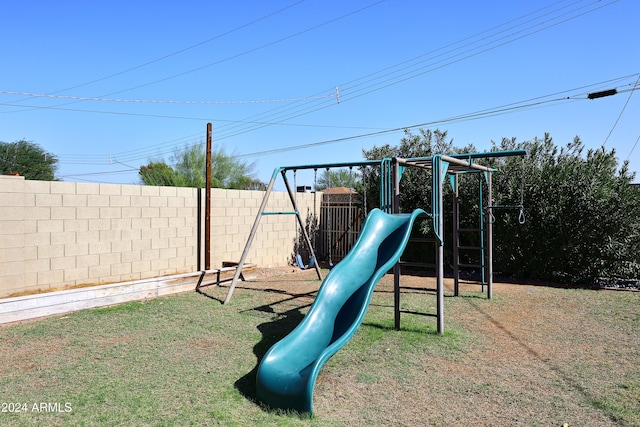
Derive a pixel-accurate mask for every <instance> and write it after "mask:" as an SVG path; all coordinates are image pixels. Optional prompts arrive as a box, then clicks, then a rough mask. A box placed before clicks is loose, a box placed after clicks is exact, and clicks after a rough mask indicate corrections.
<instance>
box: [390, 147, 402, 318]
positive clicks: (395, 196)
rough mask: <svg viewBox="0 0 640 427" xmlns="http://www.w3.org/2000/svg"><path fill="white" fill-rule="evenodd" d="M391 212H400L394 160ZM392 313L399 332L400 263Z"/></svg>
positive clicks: (395, 275)
mask: <svg viewBox="0 0 640 427" xmlns="http://www.w3.org/2000/svg"><path fill="white" fill-rule="evenodd" d="M392 173H393V180H392V183H393V185H392V187H393V188H392V194H393V197H392V199H391V200H392V202H393V203H392V207H391V208H392V212H393V213H394V214H397V213H399V212H400V165H399V164H398V160H397V159H396V158H394V159H393V164H392ZM393 313H394V324H395V328H396V330H398V331H399V330H400V263H399V262H396V264H395V265H394V266H393Z"/></svg>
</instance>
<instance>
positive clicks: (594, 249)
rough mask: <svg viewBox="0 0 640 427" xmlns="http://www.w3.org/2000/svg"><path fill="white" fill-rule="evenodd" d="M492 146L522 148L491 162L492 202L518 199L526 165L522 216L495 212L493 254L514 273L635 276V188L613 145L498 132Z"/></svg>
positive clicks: (638, 211)
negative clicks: (519, 138) (494, 171)
mask: <svg viewBox="0 0 640 427" xmlns="http://www.w3.org/2000/svg"><path fill="white" fill-rule="evenodd" d="M494 149H496V150H510V149H524V150H526V151H527V153H528V155H527V157H526V158H525V159H524V162H523V161H522V160H520V159H515V158H505V159H496V160H493V161H492V162H491V165H492V166H496V167H497V168H499V169H500V171H501V172H500V175H501V178H500V179H497V180H496V181H495V184H494V187H493V188H494V194H495V196H496V200H497V203H502V201H512V200H517V198H518V197H519V196H518V193H519V192H520V187H521V186H522V183H521V181H520V177H521V176H522V173H524V178H525V179H524V193H523V197H524V205H525V213H526V217H527V222H526V223H525V224H524V225H518V223H517V221H514V218H513V215H515V214H511V215H509V214H506V215H503V214H500V215H496V223H495V224H494V233H495V236H496V237H495V261H496V266H498V267H499V269H500V271H502V272H504V273H507V274H511V275H514V276H521V277H530V278H541V279H551V280H554V281H558V282H566V283H593V281H594V280H596V279H597V278H598V277H623V278H637V277H640V258H639V257H638V254H639V253H640V189H639V188H638V186H636V185H632V184H631V183H632V181H633V179H634V174H633V173H631V172H630V171H629V167H628V163H627V162H624V163H623V164H622V165H620V164H619V162H618V159H617V157H616V153H615V150H613V149H612V150H607V149H605V148H604V147H601V148H599V149H591V150H586V154H585V146H584V143H583V142H582V141H581V140H580V138H577V137H576V138H575V139H574V140H573V141H571V142H569V143H567V144H566V145H564V146H562V147H558V146H557V145H556V144H555V143H554V142H553V139H552V138H551V137H550V136H549V135H548V134H545V135H544V138H542V139H538V138H535V139H534V140H533V141H523V142H516V140H515V139H513V138H512V139H503V140H502V141H501V142H500V143H499V144H496V143H494Z"/></svg>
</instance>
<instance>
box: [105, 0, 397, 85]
mask: <svg viewBox="0 0 640 427" xmlns="http://www.w3.org/2000/svg"><path fill="white" fill-rule="evenodd" d="M384 1H385V0H378V1H376V2H374V3H370V4H368V5H367V6H364V7H361V8H359V9H356V10H353V11H351V12H349V13H346V14H344V15H340V16H338V17H336V18H332V19H329V20H328V21H324V22H322V23H320V24H317V25H314V26H312V27H309V28H305V29H304V30H301V31H298V32H296V33H293V34H289V35H288V36H285V37H282V38H280V39H277V40H274V41H271V42H268V43H265V44H262V45H260V46H257V47H254V48H252V49H249V50H246V51H244V52H240V53H237V54H235V55H231V56H229V57H226V58H224V59H220V60H218V61H215V62H211V63H208V64H205V65H201V66H199V67H196V68H192V69H190V70H187V71H183V72H181V73H177V74H173V75H171V76H167V77H163V78H161V79H157V80H153V81H151V82H147V83H144V84H140V85H137V86H133V87H129V88H127V89H122V90H118V91H115V92H111V93H108V94H106V95H103V96H111V95H116V94H119V93H123V92H128V91H130V90H134V89H140V88H143V87H146V86H151V85H154V84H156V83H161V82H164V81H167V80H171V79H174V78H177V77H182V76H186V75H187V74H191V73H195V72H196V71H201V70H204V69H206V68H210V67H213V66H215V65H220V64H223V63H225V62H229V61H231V60H234V59H237V58H240V57H242V56H246V55H249V54H251V53H254V52H257V51H259V50H262V49H265V48H267V47H271V46H274V45H276V44H279V43H282V42H284V41H287V40H290V39H293V38H295V37H298V36H301V35H303V34H306V33H309V32H311V31H314V30H317V29H319V28H322V27H324V26H327V25H329V24H333V23H334V22H337V21H340V20H342V19H345V18H348V17H350V16H352V15H356V14H358V13H360V12H363V11H365V10H367V9H369V8H371V7H374V6H377V5H379V4H380V3H383V2H384Z"/></svg>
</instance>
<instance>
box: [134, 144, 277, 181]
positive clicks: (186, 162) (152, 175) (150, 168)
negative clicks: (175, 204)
mask: <svg viewBox="0 0 640 427" xmlns="http://www.w3.org/2000/svg"><path fill="white" fill-rule="evenodd" d="M206 163H207V156H206V152H205V149H204V147H203V146H202V145H192V146H186V147H184V148H181V149H177V150H176V151H175V152H174V154H173V156H172V157H171V165H169V164H167V163H166V162H164V161H155V162H149V164H148V165H146V166H142V167H141V168H140V170H139V175H140V178H141V180H142V182H143V183H144V184H146V185H165V186H175V187H196V188H204V186H205V183H206V178H205V172H206ZM254 169H255V165H254V164H253V163H252V164H247V163H245V162H242V161H240V160H238V159H236V158H233V157H232V156H229V155H227V154H226V153H225V150H224V148H222V147H219V148H214V149H213V150H212V153H211V187H213V188H233V189H264V188H265V185H264V184H263V183H261V182H260V181H259V180H258V179H257V178H256V177H255V175H254Z"/></svg>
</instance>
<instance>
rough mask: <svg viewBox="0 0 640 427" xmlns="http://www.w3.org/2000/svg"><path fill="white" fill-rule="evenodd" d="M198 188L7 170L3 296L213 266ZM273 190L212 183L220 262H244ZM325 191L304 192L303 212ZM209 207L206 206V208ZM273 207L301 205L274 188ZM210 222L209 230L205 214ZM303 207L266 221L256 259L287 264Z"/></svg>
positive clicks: (0, 247)
mask: <svg viewBox="0 0 640 427" xmlns="http://www.w3.org/2000/svg"><path fill="white" fill-rule="evenodd" d="M198 194H199V192H198V190H197V189H195V188H178V187H152V186H139V185H119V184H92V183H74V182H56V181H51V182H50V181H29V180H25V179H24V178H23V177H13V176H0V298H2V297H7V296H15V295H25V294H29V293H39V292H48V291H53V290H60V289H70V288H74V287H85V286H92V285H100V284H107V283H118V282H124V281H130V280H139V279H146V278H151V277H159V276H166V275H171V274H179V273H187V272H193V271H197V269H198V266H200V268H201V269H202V268H204V252H203V250H204V237H203V236H201V239H200V240H201V251H200V258H201V259H200V263H199V262H198V252H199V251H198V230H201V232H202V233H203V232H204V191H202V192H201V193H200V195H201V201H200V203H199V202H198ZM263 197H264V192H263V191H241V190H223V189H212V190H211V198H212V211H211V264H212V265H211V267H212V268H216V267H220V266H221V265H222V262H223V261H238V260H239V259H240V255H241V254H242V250H243V248H244V245H245V242H246V239H247V237H248V235H249V230H250V228H251V225H252V224H253V222H254V220H255V217H256V214H257V211H258V207H259V206H260V202H261V201H262V199H263ZM314 197H317V200H316V203H317V206H318V210H317V212H318V213H319V206H320V197H321V195H320V194H318V195H315V194H312V193H299V194H298V195H297V202H298V204H299V207H300V211H301V213H302V214H303V217H306V215H307V214H309V213H313V209H314V200H313V199H314ZM198 206H200V212H198ZM267 210H269V211H291V210H292V207H291V203H290V201H289V197H288V195H287V194H286V193H284V192H273V193H272V194H271V196H270V198H269V205H268V206H267ZM199 220H200V223H201V224H200V228H199V226H198V221H199ZM295 235H296V223H295V217H294V216H293V215H277V216H275V215H269V216H264V217H262V219H261V225H260V228H259V231H258V233H257V235H256V239H255V241H254V244H253V245H252V250H251V252H250V254H249V257H248V259H247V262H250V263H254V264H256V265H257V266H259V267H276V266H286V265H288V264H289V262H290V261H291V255H292V254H293V251H294V240H295Z"/></svg>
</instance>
